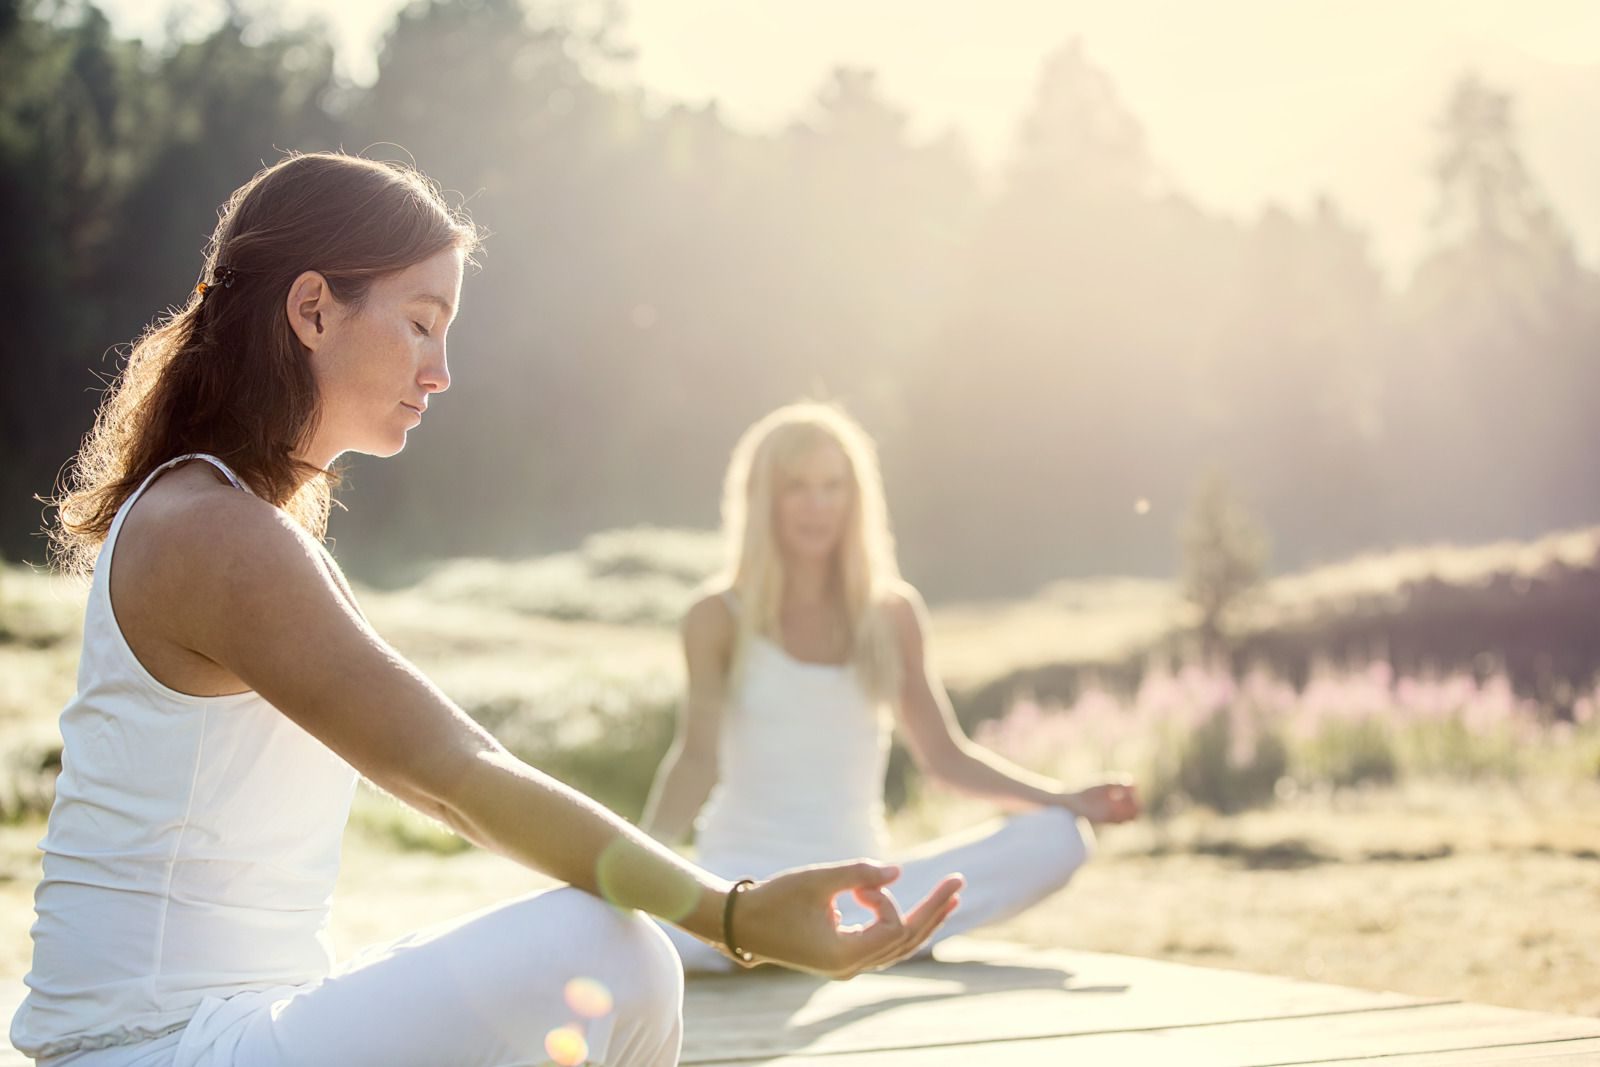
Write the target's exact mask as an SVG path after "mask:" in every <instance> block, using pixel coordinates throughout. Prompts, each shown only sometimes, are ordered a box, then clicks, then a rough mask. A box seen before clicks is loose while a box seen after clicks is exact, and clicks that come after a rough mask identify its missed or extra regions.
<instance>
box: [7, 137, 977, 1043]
mask: <svg viewBox="0 0 1600 1067" xmlns="http://www.w3.org/2000/svg"><path fill="white" fill-rule="evenodd" d="M477 239H478V238H477V232H476V230H475V229H474V228H473V227H472V226H471V225H470V224H469V223H467V222H466V221H465V220H464V218H462V217H461V216H459V215H457V214H453V213H452V212H451V211H450V210H449V209H448V208H447V207H446V206H445V204H444V203H443V201H442V200H441V198H440V197H439V194H438V192H437V190H436V188H435V187H434V186H433V185H432V184H431V183H430V182H428V181H427V180H426V179H425V178H423V177H422V176H421V175H420V174H418V173H416V172H415V171H413V170H411V169H409V168H405V167H400V166H397V165H393V164H387V163H377V162H372V161H369V160H364V159H360V158H355V157H351V156H346V155H341V154H311V155H294V156H290V157H289V158H287V159H285V160H283V161H282V162H280V163H278V164H276V165H274V166H271V167H269V168H267V169H266V170H264V171H262V172H261V173H259V174H257V175H256V176H255V177H254V178H253V179H252V180H251V181H250V182H248V183H247V184H246V185H244V186H243V187H242V188H240V189H239V190H238V191H237V192H236V193H235V194H234V195H233V197H232V198H231V199H230V200H229V201H228V203H227V205H226V207H225V209H224V211H223V214H222V217H221V221H220V222H219V224H218V226H217V229H216V232H215V234H214V235H213V240H212V245H211V248H210V252H209V255H208V257H207V259H208V262H207V270H206V272H205V277H206V282H205V283H204V284H203V285H202V286H201V287H199V291H197V293H196V295H195V296H193V297H192V298H191V299H190V301H189V302H188V303H187V305H186V306H185V307H184V308H183V309H181V310H180V311H178V312H176V313H174V314H173V315H171V316H169V317H168V318H167V319H166V320H164V321H163V322H161V323H160V324H158V325H157V326H156V327H155V328H153V329H152V330H151V331H149V332H148V333H147V334H146V335H145V336H144V337H143V338H142V339H141V340H140V341H139V342H138V343H137V344H136V345H135V347H134V350H133V353H132V355H131V358H130V359H129V362H128V365H127V367H126V369H125V370H124V372H123V374H122V376H121V379H120V381H119V382H118V383H117V384H116V386H115V387H114V388H113V390H112V392H111V395H110V397H109V398H108V400H107V401H106V403H105V405H104V406H103V408H102V410H101V412H100V415H99V417H98V419H97V421H96V424H95V427H94V429H93V431H92V432H91V433H90V434H89V436H88V437H87V438H86V439H85V442H84V444H83V447H82V450H81V452H80V453H79V456H78V459H77V462H76V464H75V465H74V467H73V469H72V472H71V475H70V482H69V485H68V487H67V490H66V492H65V493H64V494H63V496H62V497H61V498H60V500H59V501H58V514H57V523H56V528H55V529H54V530H53V531H52V532H53V534H54V536H55V539H56V544H57V549H58V557H59V559H60V561H61V563H62V565H63V566H64V567H65V568H66V569H69V570H75V571H79V572H84V573H92V576H93V577H92V582H91V586H90V593H89V603H88V608H87V613H86V617H85V627H84V641H83V650H82V662H81V665H80V670H79V685H78V692H77V694H76V695H75V696H74V698H73V699H72V701H71V702H70V703H69V704H68V706H67V707H66V709H65V710H64V712H63V713H62V717H61V729H62V736H63V740H64V744H65V747H64V751H63V769H62V773H61V776H60V779H59V782H58V785H57V797H56V803H55V806H54V808H53V809H52V811H51V814H50V824H49V829H48V831H47V833H46V836H45V838H44V841H43V842H42V844H41V847H42V848H43V850H44V853H45V857H44V875H43V879H42V881H41V883H40V886H39V889H38V892H37V894H36V898H35V899H36V911H37V914H38V919H37V921H36V922H35V924H34V927H33V940H34V959H33V967H32V970H31V972H30V973H29V975H28V977H27V979H26V982H27V984H28V986H29V988H30V992H29V995H28V997H27V999H26V1000H25V1001H24V1003H23V1006H22V1008H21V1010H20V1011H19V1012H18V1014H17V1016H16V1018H15V1019H14V1020H13V1023H12V1030H11V1036H12V1040H13V1042H14V1043H15V1044H16V1046H17V1047H18V1048H19V1049H21V1050H22V1051H23V1052H25V1053H27V1054H29V1055H31V1056H34V1057H37V1058H38V1059H39V1061H40V1062H41V1063H43V1064H48V1065H51V1067H65V1065H67V1064H72V1065H74V1067H127V1065H131V1064H139V1065H147V1064H148V1065H156V1064H163V1065H164V1064H197V1065H199V1064H237V1065H246V1064H248V1065H257V1064H262V1065H266V1064H312V1063H330V1064H333V1063H336V1064H341V1065H356V1064H383V1065H385V1067H395V1065H403V1064H417V1065H419V1067H423V1065H425V1067H442V1065H446V1064H455V1063H459V1064H486V1063H493V1064H520V1063H529V1064H532V1063H542V1062H546V1061H547V1059H548V1055H547V1052H546V1047H545V1042H546V1038H547V1037H548V1035H549V1034H550V1033H551V1032H552V1031H553V1030H556V1029H557V1028H560V1027H562V1026H564V1025H566V1024H568V1023H569V1022H570V1019H571V1015H572V1012H571V1010H570V1009H569V1008H568V1007H567V1006H566V1004H565V1003H564V1001H563V990H564V988H565V986H566V985H567V983H568V982H569V981H570V980H572V979H576V978H588V979H593V980H597V981H599V982H600V983H601V984H602V985H603V986H605V987H606V989H607V990H608V991H609V993H610V996H611V1008H610V1010H609V1011H608V1012H606V1013H605V1014H604V1015H603V1016H601V1017H600V1018H597V1019H593V1020H590V1021H589V1022H588V1023H587V1024H586V1034H585V1037H586V1040H587V1046H588V1048H587V1055H588V1057H589V1058H590V1059H591V1060H592V1061H593V1062H596V1063H605V1064H610V1065H619V1064H670V1063H674V1062H676V1059H677V1050H678V1044H679V1032H680V1027H681V1023H680V1018H681V1015H680V1004H681V980H682V974H681V970H680V969H679V964H678V961H677V958H676V955H675V954H674V953H673V951H672V949H671V948H670V946H669V945H668V943H667V941H666V940H665V938H663V937H662V936H661V934H660V932H659V931H658V930H657V929H656V928H655V926H654V925H653V924H651V923H649V922H648V921H647V920H645V919H644V918H643V917H642V916H640V915H639V914H637V912H634V911H632V910H629V909H635V908H637V909H641V910H643V911H645V912H649V913H650V914H653V915H656V916H660V917H662V918H665V919H668V920H670V921H672V922H675V923H676V924H678V925H679V926H680V927H681V928H683V929H685V930H687V931H689V932H691V933H693V934H694V935H696V936H697V937H699V938H701V939H703V940H705V941H706V942H708V943H713V944H717V945H719V946H720V947H721V948H722V949H723V950H725V951H729V952H732V953H735V954H737V955H738V956H739V957H740V959H741V961H742V962H746V963H748V962H752V961H754V960H757V959H768V960H773V961H777V962H782V963H787V964H789V965H791V966H796V967H800V968H804V969H807V970H812V971H815V972H818V973H823V974H828V975H834V976H844V975H850V974H854V973H857V972H859V971H862V970H865V969H868V968H873V967H878V966H883V965H886V964H888V963H890V962H893V961H894V960H896V959H898V958H901V957H903V956H904V955H906V954H908V953H909V952H911V951H912V950H914V949H915V948H916V946H917V945H918V944H919V943H920V942H922V941H923V940H924V939H926V937H927V936H928V935H929V934H930V933H931V932H932V931H933V930H934V929H935V928H936V927H937V925H938V924H939V922H940V921H942V919H943V918H944V916H945V915H946V914H948V913H949V911H950V910H951V908H952V907H953V906H954V902H955V892H956V890H957V889H958V888H959V884H960V883H959V880H958V879H954V878H952V879H949V880H947V881H945V882H944V883H942V884H941V885H940V886H939V887H938V888H937V889H936V890H935V891H933V892H932V893H930V894H929V895H928V896H927V897H926V898H925V899H924V900H923V901H922V902H921V903H920V904H918V905H917V906H916V907H915V908H912V909H911V910H910V911H909V912H907V913H905V914H904V915H902V914H901V913H900V912H899V910H898V909H897V907H896V905H895V903H894V901H893V898H892V897H890V896H889V894H888V893H887V892H886V891H885V890H884V889H883V888H882V886H884V885H885V884H886V883H888V882H889V881H891V880H893V878H894V877H895V875H896V874H897V871H896V869H895V868H892V867H889V866H886V865H881V864H876V863H872V862H868V861H859V862H853V863H844V864H835V865H830V866H823V867H814V868H809V869H806V870H801V871H794V872H786V873H784V874H781V875H778V876H775V877H773V878H771V879H769V880H767V881H763V882H761V883H759V884H756V885H754V886H753V887H739V889H741V890H747V891H742V892H740V891H736V890H735V887H734V886H730V884H729V883H728V882H727V881H725V880H723V879H720V878H716V877H714V876H712V875H710V874H708V873H706V872H704V871H702V870H700V869H698V868H696V867H694V866H692V865H690V864H687V863H685V862H683V861H682V860H680V859H678V858H677V857H675V856H674V855H673V854H672V853H671V852H670V851H668V850H667V849H665V848H663V847H661V846H659V845H657V844H656V843H654V842H652V841H651V840H650V839H649V838H647V837H645V836H644V835H643V834H641V833H639V832H638V831H636V830H634V829H633V828H632V827H630V826H628V825H627V824H626V823H625V822H623V821H622V820H620V819H618V818H617V817H615V816H614V815H612V814H611V813H609V812H607V811H606V810H605V809H603V808H602V807H600V806H599V805H597V804H595V803H593V802H592V801H589V800H588V799H587V798H585V797H583V796H582V795H580V794H577V793H575V792H573V791H571V790H569V789H567V788H565V787H563V786H562V785H560V784H559V783H557V782H555V781H554V780H552V779H550V778H549V777H547V776H545V775H543V774H541V773H540V772H539V771H538V770H536V769H534V768H532V767H530V766H528V765H526V764H524V763H522V762H521V761H519V760H518V759H516V758H515V757H513V756H512V755H511V754H510V753H508V752H507V751H506V750H505V749H504V748H502V747H501V746H500V745H499V744H498V743H497V742H496V741H495V739H494V738H493V737H491V736H489V735H488V734H487V733H485V732H484V731H483V730H482V729H481V728H479V727H478V726H477V725H476V724H474V723H473V722H472V721H471V720H470V719H469V718H468V717H467V716H466V715H465V714H464V713H463V712H462V711H461V710H460V709H459V708H457V707H456V706H455V705H454V704H452V703H451V702H450V700H449V699H448V698H446V697H445V696H444V695H443V694H442V693H441V692H439V690H438V689H436V688H435V687H434V686H433V685H431V684H430V683H429V682H428V680H427V679H426V678H424V677H423V676H422V675H421V674H420V673H419V672H418V671H417V670H416V669H415V668H414V667H412V666H411V665H410V664H409V663H407V662H406V661H405V659H404V658H403V657H401V656H400V655H399V654H398V653H396V652H395V651H394V650H393V649H392V648H390V647H389V646H388V645H387V644H386V643H385V642H384V641H383V639H382V638H381V637H380V636H379V635H378V634H377V633H375V632H374V631H373V630H372V629H371V627H370V626H369V625H368V624H367V622H366V620H365V619H364V618H363V617H362V615H361V612H360V609H359V608H358V607H357V605H356V603H355V599H354V597H353V596H352V595H351V592H350V589H349V586H348V585H347V584H346V583H345V581H344V579H343V577H342V575H341V574H340V572H339V569H338V567H337V565H336V564H335V563H334V562H333V560H332V558H331V557H330V556H329V555H328V554H327V553H326V552H325V551H324V550H323V548H322V546H321V544H320V543H319V542H320V540H321V536H322V534H323V530H324V524H325V521H326V516H327V511H328V504H329V500H330V488H331V485H330V482H331V476H330V474H329V468H330V467H331V466H332V464H333V463H334V461H335V459H336V458H337V457H338V456H339V455H341V454H342V453H344V452H349V451H357V452H364V453H369V454H373V455H381V456H387V455H392V454H394V453H396V452H398V451H400V449H401V448H402V447H404V445H405V442H406V435H407V434H408V432H409V431H410V430H412V429H414V428H415V427H416V426H417V425H418V424H419V423H420V422H421V420H422V419H423V417H424V413H425V412H426V411H427V409H428V406H429V403H430V401H431V400H432V399H433V398H434V397H435V396H437V394H439V393H441V392H443V391H444V390H445V389H446V388H447V387H448V386H449V383H450V376H449V372H448V370H447V367H446V362H445V336H446V332H447V330H448V327H449V326H450V324H451V322H452V320H453V319H454V317H455V314H456V311H457V309H458V308H459V306H460V291H461V279H462V273H463V266H464V264H465V262H466V261H467V259H468V257H469V256H470V255H471V253H472V251H473V249H474V248H475V247H476V244H477ZM113 552H115V560H114V562H115V567H114V568H113ZM357 775H364V776H366V777H367V778H369V779H370V780H371V781H373V782H374V783H375V784H377V785H378V786H380V787H382V788H383V789H385V790H387V791H389V792H390V793H392V794H394V795H395V796H396V797H399V798H400V799H401V800H403V801H406V802H407V803H410V804H412V805H414V806H415V807H417V808H418V809H420V810H422V811H424V812H426V813H427V814H429V815H432V816H434V817H436V818H438V819H440V820H441V821H443V822H444V823H446V824H447V825H449V826H451V827H452V828H454V829H455V830H456V831H457V832H459V833H461V834H462V835H463V836H465V837H467V838H469V839H470V840H472V841H474V842H476V843H478V844H480V845H482V846H484V847H486V848H491V849H494V850H496V851H498V852H501V853H503V854H505V855H506V856H508V857H510V858H512V859H514V860H516V861H518V862H521V863H524V864H526V865H528V866H530V867H533V868H536V869H538V870H540V871H543V872H545V873H547V874H550V875H552V876H554V877H556V878H558V879H560V880H561V881H563V882H566V883H568V885H569V886H570V887H572V888H566V889H560V890H555V891H550V892H545V893H540V894H535V895H534V896H531V897H527V898H524V899H521V900H517V901H513V902H510V903H507V904H504V905H501V906H499V907H497V908H493V909H490V910H487V911H485V912H481V913H479V914H477V915H474V916H469V917H466V918H463V919H461V920H459V921H456V922H453V923H449V924H445V925H444V926H442V927H437V928H434V929H431V930H428V931H424V932H421V933H418V934H414V935H412V936H410V937H407V938H404V939H402V940H400V941H398V942H395V943H393V944H389V945H384V946H377V947H375V948H374V949H372V950H368V951H367V952H364V953H361V954H359V955H358V956H357V957H356V958H354V959H353V960H350V961H346V962H345V963H343V964H341V965H340V966H338V967H335V966H333V961H332V960H331V958H330V956H329V953H328V950H327V946H326V941H325V929H324V928H325V923H326V918H327V912H328V902H329V896H330V893H331V891H332V887H333V884H334V880H335V877H336V874H337V870H338V857H339V842H340V837H341V834H342V830H343V827H344V823H345V818H346V815H347V813H348V808H349V802H350V797H351V793H352V791H353V788H354V785H355V781H356V777H357ZM852 890H853V891H854V894H855V896H856V898H857V899H858V900H861V901H862V902H863V903H865V904H867V905H869V906H870V907H871V908H872V909H873V910H874V912H875V914H876V921H874V922H872V923H871V924H869V925H866V926H864V927H861V928H852V929H841V928H840V927H839V926H838V924H837V921H836V914H835V912H834V911H833V909H832V906H831V900H832V898H833V896H834V895H835V894H837V893H840V892H847V891H852ZM602 893H603V895H604V897H605V900H601V899H600V897H599V896H597V895H594V894H602ZM608 901H609V903H608ZM735 901H736V902H737V903H736V906H734V905H735ZM613 905H620V907H615V906H613ZM730 938H731V940H733V941H734V942H735V944H734V945H728V944H726V942H727V941H728V940H730Z"/></svg>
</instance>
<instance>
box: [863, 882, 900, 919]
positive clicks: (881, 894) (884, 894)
mask: <svg viewBox="0 0 1600 1067" xmlns="http://www.w3.org/2000/svg"><path fill="white" fill-rule="evenodd" d="M854 895H855V898H856V900H857V901H858V902H859V903H860V904H861V905H862V906H863V907H866V908H870V909H871V910H872V913H873V914H874V915H876V916H877V918H878V921H879V922H894V923H899V922H901V918H902V917H901V914H900V903H899V901H897V900H895V899H894V894H893V893H891V892H889V891H888V890H887V889H880V888H876V887H868V886H857V887H856V889H855V890H854Z"/></svg>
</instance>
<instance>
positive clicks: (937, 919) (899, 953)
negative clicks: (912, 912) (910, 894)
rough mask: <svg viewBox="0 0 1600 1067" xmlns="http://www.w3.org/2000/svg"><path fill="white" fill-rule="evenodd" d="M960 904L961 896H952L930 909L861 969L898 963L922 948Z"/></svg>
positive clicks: (877, 967)
mask: <svg viewBox="0 0 1600 1067" xmlns="http://www.w3.org/2000/svg"><path fill="white" fill-rule="evenodd" d="M960 904H961V898H960V897H959V896H952V897H951V898H950V899H949V900H947V901H945V904H944V907H943V908H941V909H940V910H939V911H937V912H931V911H930V912H929V913H928V914H927V915H926V916H925V917H924V918H923V920H922V922H921V923H920V924H918V925H916V926H907V927H906V930H905V933H904V935H903V936H902V937H901V939H900V941H899V943H897V944H895V945H892V946H889V947H887V948H886V949H885V950H884V951H883V952H880V953H878V954H877V955H876V956H875V957H874V958H872V959H871V960H869V961H867V962H866V963H865V964H863V965H862V967H861V970H863V971H877V970H882V969H884V968H886V967H892V966H893V965H894V964H896V963H899V962H900V961H901V960H903V959H905V958H906V957H907V956H911V955H913V954H914V953H916V952H917V950H918V949H920V948H922V946H923V945H924V944H926V943H927V941H928V939H929V938H930V937H932V936H933V935H934V934H935V933H936V932H937V931H938V929H939V927H940V926H942V925H943V924H944V921H945V920H946V919H948V918H949V917H950V914H951V913H952V912H954V911H955V910H956V908H957V907H959V906H960Z"/></svg>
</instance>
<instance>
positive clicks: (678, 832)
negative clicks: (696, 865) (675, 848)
mask: <svg viewBox="0 0 1600 1067" xmlns="http://www.w3.org/2000/svg"><path fill="white" fill-rule="evenodd" d="M715 781H716V770H715V768H714V767H707V766H706V765H705V763H704V761H703V760H696V759H692V758H690V757H688V756H686V755H684V754H683V753H682V751H681V750H679V749H677V748H674V749H673V751H672V752H670V753H668V755H667V758H666V759H665V760H663V761H662V764H661V770H660V772H659V773H658V774H657V775H656V780H655V783H654V785H653V786H652V787H651V790H650V798H649V799H648V800H646V801H645V805H644V814H643V815H642V816H640V818H639V829H641V830H643V831H644V832H645V833H647V834H649V835H650V836H651V837H654V838H655V839H656V840H658V841H663V842H666V843H667V844H672V843H673V842H675V841H678V840H680V839H682V838H683V837H684V836H685V835H686V834H687V833H688V832H689V827H690V826H692V825H694V819H695V816H696V815H698V814H699V813H700V809H701V808H702V807H703V806H704V805H705V802H706V797H707V796H709V795H710V793H711V787H712V785H713V784H714V783H715Z"/></svg>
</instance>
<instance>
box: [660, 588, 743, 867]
mask: <svg viewBox="0 0 1600 1067" xmlns="http://www.w3.org/2000/svg"><path fill="white" fill-rule="evenodd" d="M734 629H735V628H734V621H733V618H732V616H731V614H730V613H729V611H728V608H727V605H726V604H724V603H723V601H722V598H721V597H719V596H715V595H713V596H708V597H705V598H704V599H702V600H700V601H698V602H697V603H695V604H694V605H693V606H692V607H691V608H690V609H689V611H688V613H687V614H686V615H685V616H684V618H683V626H682V634H683V656H684V662H685V668H686V671H687V674H688V685H687V690H686V692H685V694H684V699H683V706H682V709H681V711H680V713H679V717H678V732H677V736H676V737H675V738H674V739H673V743H672V748H671V749H670V750H669V751H668V752H667V755H666V758H665V759H663V760H662V762H661V767H660V769H659V770H658V771H657V772H656V779H655V783H654V784H653V785H652V787H651V789H650V799H649V800H648V801H646V803H645V808H644V815H643V817H642V818H641V819H640V820H639V825H640V828H641V829H643V830H644V832H645V833H647V834H649V835H650V836H652V837H654V838H656V839H658V840H660V841H664V842H666V843H668V844H672V843H673V842H676V841H678V840H679V839H681V838H682V837H683V836H684V835H685V834H687V833H688V831H689V827H690V826H691V825H692V824H693V823H694V817H695V816H696V815H697V814H699V812H700V809H701V807H702V806H703V805H704V804H705V802H706V798H707V797H708V796H710V794H711V788H712V786H714V785H716V783H717V778H718V766H717V738H718V734H719V731H720V729H721V725H722V709H723V704H724V701H725V700H726V699H727V691H728V668H729V666H730V661H731V658H732V653H733V644H734V638H735V632H734Z"/></svg>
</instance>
